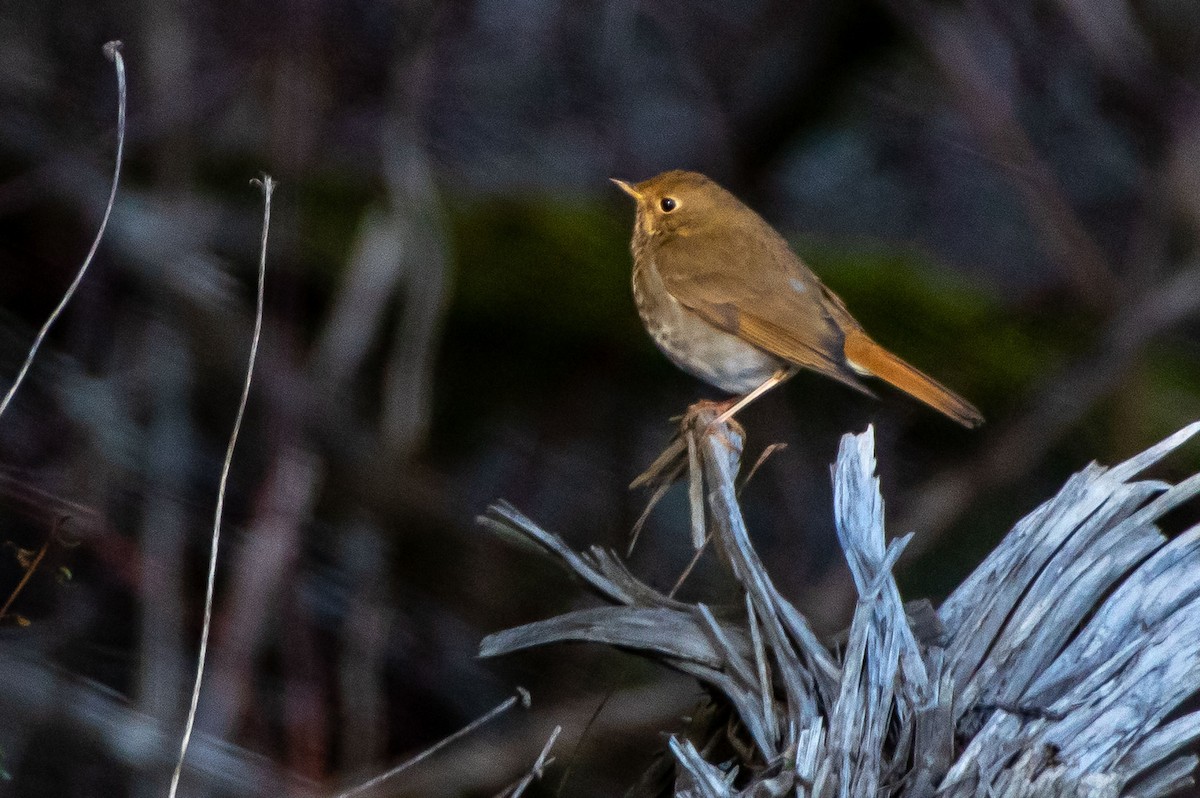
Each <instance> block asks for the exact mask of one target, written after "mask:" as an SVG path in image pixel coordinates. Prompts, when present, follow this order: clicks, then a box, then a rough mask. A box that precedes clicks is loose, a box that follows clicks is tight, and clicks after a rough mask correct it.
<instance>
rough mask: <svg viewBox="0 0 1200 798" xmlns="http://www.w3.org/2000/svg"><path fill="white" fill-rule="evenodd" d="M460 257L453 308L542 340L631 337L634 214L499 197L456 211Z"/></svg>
mask: <svg viewBox="0 0 1200 798" xmlns="http://www.w3.org/2000/svg"><path fill="white" fill-rule="evenodd" d="M451 218H452V222H451V226H452V229H453V236H454V248H455V254H456V260H457V263H458V274H457V290H456V296H455V306H454V309H453V312H454V313H455V314H456V315H458V316H460V317H464V318H465V319H467V320H469V321H472V322H487V323H498V324H499V325H500V327H501V328H504V329H510V328H513V327H518V328H526V329H528V330H531V331H536V334H537V335H538V336H539V337H543V338H544V339H547V340H549V341H553V340H554V338H555V337H558V336H565V337H566V338H568V339H574V340H576V341H577V340H579V339H595V338H605V339H609V340H613V339H616V340H624V341H629V340H631V339H632V337H633V335H635V334H640V333H641V330H640V327H638V326H637V325H636V324H631V323H630V320H631V318H633V304H632V300H631V299H630V291H629V270H630V255H629V248H628V241H629V229H628V225H627V222H629V220H627V219H618V218H617V216H616V215H615V214H613V212H612V210H611V208H608V207H607V206H597V205H590V204H586V203H582V202H579V203H573V202H570V201H566V200H563V199H561V198H534V199H528V200H509V199H506V200H495V201H490V202H479V203H473V204H469V205H459V206H456V207H454V208H453V209H452V213H451Z"/></svg>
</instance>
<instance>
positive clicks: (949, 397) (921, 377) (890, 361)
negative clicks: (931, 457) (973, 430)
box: [845, 330, 983, 427]
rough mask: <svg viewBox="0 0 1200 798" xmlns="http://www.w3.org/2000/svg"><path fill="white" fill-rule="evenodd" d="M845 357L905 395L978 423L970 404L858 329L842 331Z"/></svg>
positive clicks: (961, 420) (964, 422) (970, 424)
mask: <svg viewBox="0 0 1200 798" xmlns="http://www.w3.org/2000/svg"><path fill="white" fill-rule="evenodd" d="M845 352H846V360H847V361H848V362H849V363H850V366H851V368H854V369H855V370H856V371H862V372H864V373H866V374H870V375H872V376H875V377H878V378H879V379H881V380H883V381H884V382H888V383H891V384H892V385H894V386H896V387H897V388H899V389H900V390H902V391H904V392H905V393H906V394H908V395H909V396H912V397H914V398H916V399H919V400H921V401H922V402H924V403H925V404H927V405H929V406H930V407H932V408H933V409H935V410H939V411H941V412H942V413H945V414H946V415H947V416H949V417H950V418H952V419H954V420H955V421H957V422H958V423H959V424H962V425H963V426H964V427H978V426H979V425H980V424H982V423H983V416H982V415H980V414H979V411H978V410H976V409H975V407H974V405H972V404H971V403H970V402H968V401H967V400H966V399H963V398H962V397H961V396H959V395H958V394H956V393H954V391H951V390H950V389H949V388H946V387H945V386H943V385H942V384H940V383H939V382H938V381H937V380H935V379H933V378H932V377H929V376H927V375H925V374H922V373H921V372H920V371H918V370H917V369H915V368H913V367H912V366H910V365H908V364H907V363H905V362H904V361H903V360H901V359H900V358H898V357H896V356H895V355H893V354H892V353H891V352H889V351H887V350H886V349H884V348H883V347H882V346H880V345H879V344H877V343H875V342H874V341H872V340H871V339H870V337H868V336H867V334H866V333H864V332H862V331H861V330H850V331H848V332H847V333H846V349H845Z"/></svg>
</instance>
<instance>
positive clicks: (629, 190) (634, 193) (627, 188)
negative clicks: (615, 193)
mask: <svg viewBox="0 0 1200 798" xmlns="http://www.w3.org/2000/svg"><path fill="white" fill-rule="evenodd" d="M609 180H611V181H613V182H614V183H616V184H617V185H618V186H619V187H620V189H621V190H622V191H624V192H625V193H626V194H628V195H629V196H631V197H633V198H634V199H635V200H637V201H638V202H641V200H642V192H640V191H638V190H637V189H636V188H634V187H633V186H631V185H629V184H628V183H626V182H625V181H624V180H618V179H617V178H615V177H610V178H609Z"/></svg>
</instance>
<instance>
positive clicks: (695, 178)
mask: <svg viewBox="0 0 1200 798" xmlns="http://www.w3.org/2000/svg"><path fill="white" fill-rule="evenodd" d="M611 179H612V181H613V182H614V183H616V184H617V185H618V186H620V188H621V190H622V191H624V192H625V193H626V194H628V195H629V196H631V197H633V198H634V199H635V200H637V230H638V231H639V232H640V233H642V234H643V235H645V236H647V237H652V236H660V235H666V234H672V233H673V234H675V235H681V236H686V235H691V234H692V233H695V232H697V231H698V230H700V229H702V228H703V227H705V226H707V225H712V224H719V223H721V221H722V220H724V219H728V218H731V217H732V216H735V215H736V213H737V210H738V209H739V208H741V207H744V206H742V204H741V203H740V202H739V201H738V200H737V199H736V198H735V197H734V196H733V195H732V194H730V193H729V192H728V191H726V190H725V189H723V188H721V187H720V186H718V185H717V184H716V183H714V182H713V181H711V180H709V179H708V178H707V177H705V176H704V175H702V174H700V173H699V172H685V171H683V170H680V169H676V170H674V171H671V172H663V173H662V174H660V175H657V176H655V177H652V178H650V179H649V180H643V181H642V182H641V183H638V184H636V185H631V184H629V183H627V182H625V181H624V180H617V179H616V178H615V177H614V178H611Z"/></svg>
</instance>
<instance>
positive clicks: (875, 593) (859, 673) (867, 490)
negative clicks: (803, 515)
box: [481, 412, 1200, 798]
mask: <svg viewBox="0 0 1200 798" xmlns="http://www.w3.org/2000/svg"><path fill="white" fill-rule="evenodd" d="M709 416H712V417H709ZM714 418H715V414H713V413H711V412H701V413H698V414H696V415H695V416H694V417H693V418H691V419H689V425H688V427H687V429H686V430H685V432H684V435H685V439H684V441H683V442H682V443H677V444H676V452H675V458H676V459H675V460H674V462H675V463H678V462H680V455H681V454H682V453H683V452H684V451H693V452H695V453H696V455H695V456H694V457H692V458H688V460H687V461H685V462H687V463H688V465H687V466H686V470H687V471H688V472H689V473H688V474H687V478H688V480H689V484H690V486H691V489H690V490H689V496H690V497H691V500H692V501H693V507H692V513H691V520H690V525H691V527H693V529H694V528H695V527H696V525H697V524H700V523H702V524H703V528H704V529H706V530H707V532H708V535H709V536H710V537H711V541H712V542H711V545H713V546H716V547H717V549H718V550H719V553H720V554H721V556H722V557H721V558H722V560H723V561H724V562H727V563H728V564H729V567H730V569H731V571H732V573H733V576H734V578H736V579H737V581H738V583H739V584H740V585H741V587H742V591H743V599H744V601H743V603H742V605H741V606H739V607H733V608H722V609H720V610H719V611H718V610H714V609H713V608H710V607H708V606H706V605H705V604H703V603H696V604H689V603H683V602H680V601H676V600H674V599H672V598H669V597H668V596H666V595H663V594H662V593H660V592H658V591H657V590H655V589H654V588H652V587H650V586H648V585H646V584H645V583H643V582H641V581H640V580H639V579H638V578H637V577H636V576H634V575H633V574H631V573H630V572H629V571H628V570H627V569H626V567H625V566H624V564H623V563H622V561H621V560H620V559H619V558H618V557H617V556H616V555H615V554H614V553H612V552H610V551H608V550H605V549H601V548H599V547H592V548H591V549H590V550H588V551H586V552H576V551H574V550H572V549H571V548H570V547H568V546H567V545H566V544H565V543H564V542H563V540H562V539H561V538H560V537H558V536H557V535H554V534H552V533H550V532H547V531H545V530H543V529H541V528H539V527H538V526H537V525H536V524H535V523H534V522H533V521H531V520H530V519H528V518H526V517H524V516H523V515H521V514H520V513H519V512H517V511H516V510H515V509H514V508H512V507H510V506H507V505H497V506H495V507H493V508H491V510H490V511H489V512H488V514H487V516H485V518H484V519H483V520H484V522H485V524H486V525H488V526H489V527H491V528H493V529H495V530H497V531H501V532H503V533H505V534H510V535H511V534H515V535H517V536H518V537H519V538H521V539H523V540H525V541H528V542H532V543H534V544H536V545H537V546H538V547H539V548H540V549H542V550H543V551H544V552H545V553H547V554H549V555H550V556H552V557H553V558H555V559H556V560H558V561H559V562H560V563H562V564H563V565H564V566H565V567H566V568H568V569H569V570H570V571H572V572H573V573H575V574H576V575H577V576H579V577H580V578H581V579H582V580H583V581H584V583H585V584H586V585H587V586H588V587H589V588H590V589H592V590H593V591H594V592H596V593H597V594H599V595H600V597H601V598H603V599H604V600H605V601H606V602H607V603H608V604H607V606H599V607H594V608H590V609H582V610H577V611H574V612H568V613H565V614H563V615H560V616H557V617H554V618H549V619H546V620H543V621H538V622H535V623H531V624H527V625H525V626H520V627H517V628H514V629H509V630H506V631H502V632H499V633H497V634H494V635H490V636H488V637H487V638H486V639H484V641H483V642H482V644H481V654H482V655H483V656H497V655H500V654H505V653H508V652H511V651H515V650H518V649H522V648H528V647H530V646H539V645H546V644H549V643H557V642H562V641H566V640H576V641H591V642H599V643H605V644H608V645H612V646H620V647H622V648H626V649H632V650H634V651H637V652H639V653H641V654H643V655H645V656H647V657H651V658H653V659H656V660H658V661H660V662H662V663H663V664H665V665H668V666H670V667H672V668H676V669H678V670H681V671H683V672H685V673H688V674H691V675H692V676H694V677H695V678H696V679H698V680H700V681H701V682H702V683H703V684H704V685H706V686H707V687H708V689H709V691H710V693H711V696H712V698H711V704H710V706H709V707H707V708H706V711H705V712H704V713H698V715H700V714H703V716H704V717H709V718H711V719H712V722H711V723H709V724H708V727H707V728H703V724H696V723H693V724H692V726H693V727H696V726H698V725H699V726H701V728H691V729H689V733H688V734H687V735H683V734H680V735H678V736H676V737H673V738H671V741H670V756H672V757H673V758H674V762H675V768H674V781H673V785H668V789H667V792H673V794H674V795H676V796H679V797H680V798H690V797H692V796H695V797H696V798H718V797H720V798H725V797H732V796H746V798H750V796H755V798H760V797H765V796H784V795H787V796H798V797H799V798H818V796H819V797H821V798H824V797H825V796H839V797H841V796H844V797H846V798H874V797H875V796H906V797H907V796H934V795H937V796H939V798H943V797H944V798H984V797H985V796H987V798H1024V797H1026V796H1028V797H1029V798H1032V797H1033V796H1039V797H1041V796H1073V797H1077V798H1101V797H1102V796H1103V797H1105V798H1109V797H1112V798H1116V796H1136V797H1137V798H1151V797H1152V796H1165V795H1169V794H1172V793H1175V792H1177V791H1179V790H1182V789H1185V788H1187V787H1189V786H1191V785H1192V784H1193V775H1194V770H1195V768H1196V764H1197V757H1196V756H1195V754H1194V753H1192V752H1191V749H1192V748H1193V747H1194V746H1193V743H1195V741H1196V740H1197V739H1198V738H1200V712H1194V713H1191V714H1182V715H1181V714H1180V713H1179V712H1178V710H1179V708H1180V706H1181V705H1182V704H1183V702H1184V701H1185V700H1186V699H1188V698H1189V697H1192V696H1193V695H1195V694H1196V693H1197V692H1200V526H1197V527H1194V528H1192V529H1190V530H1189V531H1187V532H1185V533H1184V534H1182V535H1180V536H1178V537H1176V538H1174V539H1172V540H1167V538H1166V537H1164V536H1163V534H1162V533H1161V532H1160V531H1159V529H1158V528H1157V526H1156V525H1155V522H1156V520H1157V519H1158V518H1159V517H1161V516H1162V515H1163V514H1164V513H1166V512H1168V511H1169V510H1171V509H1173V508H1175V507H1177V506H1178V505H1179V504H1181V503H1183V502H1185V501H1187V500H1188V499H1190V498H1192V497H1193V496H1194V495H1195V494H1196V493H1198V492H1200V475H1197V476H1193V477H1192V478H1190V479H1187V480H1185V481H1184V482H1181V483H1180V484H1178V485H1170V484H1167V483H1164V482H1160V481H1153V480H1136V479H1135V478H1136V477H1137V475H1138V474H1139V473H1141V472H1142V471H1144V470H1145V469H1147V468H1148V467H1150V466H1151V465H1153V464H1154V463H1156V462H1158V461H1159V460H1160V459H1162V458H1163V457H1165V456H1166V455H1167V454H1168V453H1170V452H1171V451H1173V450H1174V449H1176V448H1177V447H1179V446H1180V445H1182V444H1183V443H1184V442H1185V441H1186V440H1187V439H1188V438H1190V437H1192V436H1193V435H1194V434H1195V433H1196V432H1197V431H1200V423H1197V424H1193V425H1191V426H1189V427H1187V428H1185V429H1183V430H1181V431H1180V432H1178V433H1176V434H1175V435H1173V436H1171V437H1170V438H1168V439H1167V440H1165V441H1163V442H1162V443H1160V444H1158V445H1156V446H1154V447H1152V448H1150V449H1148V450H1147V451H1145V452H1143V453H1141V454H1139V455H1137V456H1136V457H1134V458H1132V459H1130V460H1128V461H1126V462H1124V463H1122V464H1120V465H1118V466H1115V467H1113V468H1105V467H1103V466H1099V465H1095V464H1093V465H1090V466H1088V467H1087V468H1085V469H1084V470H1083V471H1081V472H1080V473H1078V474H1076V475H1075V476H1073V477H1072V478H1071V479H1070V480H1068V482H1067V484H1066V485H1064V486H1063V488H1062V490H1060V491H1059V493H1058V495H1056V496H1055V497H1054V498H1052V499H1050V500H1049V501H1047V502H1046V503H1045V504H1043V505H1042V506H1040V507H1038V508H1037V509H1036V510H1034V511H1033V512H1032V513H1030V514H1029V515H1028V516H1027V517H1026V518H1024V519H1022V520H1021V521H1020V522H1019V523H1017V525H1016V526H1015V527H1014V528H1013V529H1012V531H1011V532H1010V533H1009V534H1008V535H1007V536H1006V537H1005V538H1004V540H1003V541H1001V543H1000V545H999V546H997V548H996V549H995V550H994V551H993V552H992V553H991V554H990V555H989V556H988V557H987V559H986V560H984V562H983V563H982V564H981V565H980V566H979V567H978V568H977V569H976V570H975V572H974V573H972V574H971V575H970V576H969V577H968V578H967V579H966V581H965V582H963V584H962V586H960V587H959V588H958V589H957V590H955V591H954V593H953V594H952V595H951V596H950V597H949V598H948V599H947V600H946V602H945V604H943V605H942V607H941V608H940V609H939V610H938V611H937V613H936V619H931V618H930V617H929V615H930V613H929V612H928V611H927V612H925V613H924V614H925V616H926V617H925V618H924V620H921V621H918V620H917V619H918V618H920V616H921V614H922V613H921V612H920V609H921V608H920V606H919V605H912V604H910V605H907V606H906V605H905V603H904V601H903V600H902V599H901V596H900V591H899V589H898V588H897V586H896V582H895V580H894V579H893V577H892V566H893V565H894V564H895V562H896V560H897V558H898V557H899V556H900V554H901V552H902V551H903V549H904V546H905V544H906V543H907V542H908V540H909V538H910V537H911V535H909V536H906V537H903V538H897V539H893V540H892V541H890V542H889V541H888V540H887V538H886V536H885V534H884V513H883V499H882V496H881V494H880V489H879V480H878V478H877V477H876V476H875V454H874V433H873V430H872V429H870V428H868V429H867V431H866V432H864V433H862V434H861V435H846V436H844V437H843V438H842V442H841V447H840V450H839V452H838V458H837V464H836V465H835V466H834V469H833V483H834V513H835V516H836V518H835V521H836V524H837V532H838V540H839V542H840V544H841V546H842V549H843V550H844V552H845V556H846V561H847V563H848V564H849V566H850V572H851V574H852V575H853V578H854V584H855V586H856V588H857V590H858V596H859V600H858V604H857V607H856V609H855V612H854V617H853V620H852V622H851V625H850V629H849V632H848V636H847V637H846V642H845V643H844V645H841V646H838V647H837V648H836V649H834V648H831V647H829V646H828V645H826V644H825V643H823V642H822V641H820V640H819V639H818V637H817V635H816V634H814V632H813V631H812V629H811V628H810V626H809V624H808V622H807V621H806V620H805V619H804V616H803V615H802V614H801V613H800V612H798V611H797V609H796V608H795V607H794V606H793V605H792V604H791V603H790V602H789V601H788V600H787V599H786V598H785V597H783V596H782V595H780V593H779V592H778V590H776V588H775V586H774V583H773V582H772V581H771V578H770V577H769V576H768V574H767V573H766V570H765V569H764V568H763V564H762V562H761V561H760V559H759V557H758V555H757V554H756V552H755V550H754V548H753V546H752V545H751V543H750V538H749V535H748V534H747V530H746V526H745V522H744V520H743V518H742V514H741V511H740V509H739V506H738V503H737V496H736V491H735V488H734V477H735V475H736V473H737V470H738V465H739V460H740V455H741V442H742V436H741V434H740V430H735V429H732V428H730V427H727V426H725V425H723V424H714V423H713V422H714ZM684 445H686V448H684ZM666 470H667V471H670V472H671V473H670V474H668V475H667V477H668V478H670V479H674V478H677V477H681V476H684V474H683V471H684V469H683V468H672V469H666ZM700 486H702V489H701V487H700ZM926 610H928V607H926ZM730 752H733V753H732V754H731V753H730ZM647 794H650V793H647Z"/></svg>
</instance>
